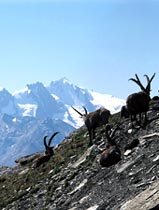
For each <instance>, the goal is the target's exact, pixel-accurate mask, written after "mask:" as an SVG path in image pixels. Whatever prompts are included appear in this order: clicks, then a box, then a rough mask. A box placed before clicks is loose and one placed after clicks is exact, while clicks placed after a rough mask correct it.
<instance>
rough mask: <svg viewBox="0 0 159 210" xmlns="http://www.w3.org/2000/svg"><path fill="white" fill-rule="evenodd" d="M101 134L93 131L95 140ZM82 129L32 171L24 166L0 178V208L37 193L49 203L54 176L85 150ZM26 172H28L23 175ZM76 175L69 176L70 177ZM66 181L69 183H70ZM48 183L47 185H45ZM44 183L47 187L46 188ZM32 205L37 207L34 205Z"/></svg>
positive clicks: (98, 130)
mask: <svg viewBox="0 0 159 210" xmlns="http://www.w3.org/2000/svg"><path fill="white" fill-rule="evenodd" d="M118 120H119V114H115V115H113V116H112V117H111V121H110V123H111V124H114V122H115V121H118ZM103 132H104V127H101V128H98V129H97V130H96V136H98V138H99V139H100V136H101V134H102V133H103ZM86 134H87V130H86V128H85V127H81V128H80V129H79V130H78V131H76V132H74V133H72V134H71V135H70V136H69V137H68V139H65V141H64V142H62V144H60V145H59V147H58V148H56V150H55V154H54V156H53V157H52V158H51V159H50V160H49V161H48V162H47V163H44V164H42V165H41V166H40V167H38V168H35V169H32V168H31V164H30V166H29V165H27V167H28V168H29V169H28V168H27V167H26V166H25V167H21V170H20V171H18V170H17V171H16V170H15V169H14V170H15V171H14V173H10V174H7V175H2V176H1V177H0V192H1V193H0V208H1V209H2V208H4V207H5V206H7V205H9V204H10V203H12V202H14V201H16V200H20V199H22V198H25V199H27V198H29V197H30V195H34V194H35V193H36V192H38V191H39V190H40V189H46V192H47V193H46V200H47V201H48V202H49V201H50V200H51V198H52V196H53V195H54V190H55V189H56V188H57V186H56V185H57V183H52V182H53V181H52V180H51V179H52V177H53V176H56V174H57V173H59V172H60V171H61V170H62V169H63V168H65V167H67V165H68V163H70V161H71V160H72V159H71V157H74V158H75V160H78V159H79V157H81V155H82V154H83V153H84V152H85V151H86V150H87V149H88V143H89V137H88V135H86ZM93 158H94V157H93V156H90V160H88V162H87V166H88V165H89V164H91V163H92V160H93ZM25 170H27V171H25ZM75 175H76V174H74V173H72V175H71V176H72V177H73V176H75ZM72 177H69V179H72ZM69 179H67V180H65V183H64V184H65V186H67V187H69V186H68V181H69ZM48 180H49V182H48ZM45 183H48V184H47V186H46V185H45ZM34 202H35V201H33V205H36V203H34Z"/></svg>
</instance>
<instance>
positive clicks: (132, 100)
mask: <svg viewBox="0 0 159 210" xmlns="http://www.w3.org/2000/svg"><path fill="white" fill-rule="evenodd" d="M135 76H136V79H133V78H130V79H129V80H132V81H134V82H135V83H136V84H137V85H139V87H140V88H141V90H142V91H140V92H138V93H133V94H131V95H129V96H128V98H127V100H126V104H127V108H128V111H129V114H130V117H131V122H133V120H136V115H137V114H139V118H140V123H141V113H143V112H144V113H145V123H146V121H147V111H148V110H149V102H150V100H151V98H150V91H151V87H150V85H151V82H152V80H153V78H154V76H155V74H153V76H152V77H151V79H150V78H149V77H148V76H147V75H144V76H145V77H146V79H147V86H146V88H144V87H143V85H142V84H141V82H140V80H139V78H138V76H137V74H135Z"/></svg>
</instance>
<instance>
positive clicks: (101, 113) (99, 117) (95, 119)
mask: <svg viewBox="0 0 159 210" xmlns="http://www.w3.org/2000/svg"><path fill="white" fill-rule="evenodd" d="M72 108H73V109H74V110H75V111H76V112H77V113H78V114H79V115H80V116H81V117H82V119H83V121H84V123H85V125H86V127H87V129H88V132H89V138H90V142H89V144H90V145H92V139H94V138H95V129H96V128H97V127H99V126H101V125H104V124H106V123H108V120H109V117H110V115H111V114H110V111H109V110H108V109H105V108H103V107H101V108H100V109H97V110H96V111H94V112H90V113H87V110H86V108H85V107H84V106H83V108H84V110H85V114H82V113H80V112H79V111H78V110H77V109H75V108H74V107H72Z"/></svg>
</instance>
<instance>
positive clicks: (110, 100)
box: [89, 91, 125, 114]
mask: <svg viewBox="0 0 159 210" xmlns="http://www.w3.org/2000/svg"><path fill="white" fill-rule="evenodd" d="M89 93H90V94H91V95H92V97H93V100H91V103H92V104H94V105H97V106H99V107H101V106H103V107H105V108H106V109H109V110H110V112H111V113H112V114H114V113H117V112H119V111H120V109H121V107H122V106H123V105H125V100H124V99H119V98H116V97H114V96H112V95H108V94H101V93H97V92H94V91H89Z"/></svg>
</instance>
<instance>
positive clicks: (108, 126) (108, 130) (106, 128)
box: [105, 124, 111, 141]
mask: <svg viewBox="0 0 159 210" xmlns="http://www.w3.org/2000/svg"><path fill="white" fill-rule="evenodd" d="M110 132H111V126H110V124H106V127H105V134H106V137H107V139H108V141H109V140H111V138H110V135H109V133H110Z"/></svg>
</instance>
